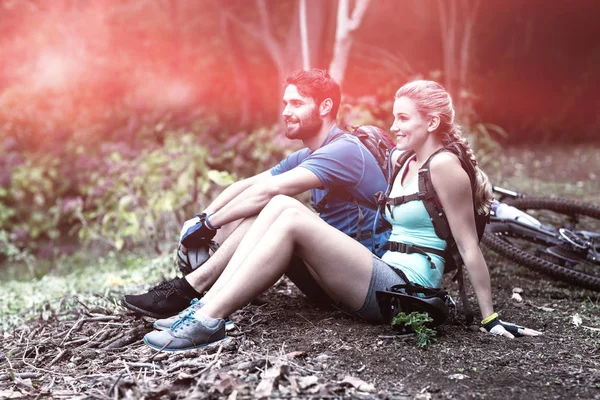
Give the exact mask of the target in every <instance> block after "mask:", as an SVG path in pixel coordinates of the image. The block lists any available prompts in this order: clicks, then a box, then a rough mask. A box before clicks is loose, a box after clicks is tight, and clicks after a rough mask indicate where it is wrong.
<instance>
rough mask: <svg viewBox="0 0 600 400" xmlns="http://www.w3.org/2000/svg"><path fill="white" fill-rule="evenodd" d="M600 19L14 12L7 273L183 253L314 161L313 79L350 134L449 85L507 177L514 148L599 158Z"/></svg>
mask: <svg viewBox="0 0 600 400" xmlns="http://www.w3.org/2000/svg"><path fill="white" fill-rule="evenodd" d="M598 4H599V3H597V2H596V1H593V0H589V1H588V0H577V1H570V2H563V1H557V2H549V1H544V0H529V1H517V0H506V1H502V2H491V1H479V0H439V1H434V0H425V1H422V0H419V1H417V0H405V1H397V0H372V1H365V0H356V1H349V0H340V1H333V0H330V1H328V0H323V1H321V0H280V1H274V0H256V1H254V0H252V1H251V0H228V1H216V0H202V1H200V0H198V1H183V0H181V1H177V0H127V1H120V2H107V1H86V2H81V1H75V0H55V1H52V2H50V1H41V0H24V1H11V0H4V1H2V2H0V33H1V35H0V48H1V49H2V54H1V55H0V60H1V62H0V274H2V278H3V280H4V279H11V278H15V277H17V278H23V277H25V278H26V279H29V278H31V277H37V278H40V277H42V276H44V275H45V274H47V273H48V272H49V271H53V270H54V271H56V270H60V268H65V267H64V266H65V265H67V264H69V263H68V262H66V261H65V260H66V258H68V257H73V256H74V255H77V254H80V253H81V251H82V250H83V252H84V253H83V256H82V259H83V260H84V261H83V262H84V263H87V265H89V264H90V260H94V259H96V257H97V256H105V255H107V254H112V255H114V254H125V253H127V254H138V255H139V254H144V255H145V256H152V255H158V254H165V253H166V252H169V251H172V249H173V246H174V243H175V240H176V235H177V232H178V231H179V227H180V224H181V222H182V221H184V220H185V219H186V217H189V216H190V215H193V214H194V213H196V212H197V211H198V210H200V209H201V206H202V205H206V204H207V203H208V201H209V200H210V199H211V198H212V197H213V196H214V195H215V193H218V192H219V191H220V190H222V187H223V186H222V185H225V184H228V183H230V182H232V181H233V180H235V179H239V178H240V177H245V176H250V175H253V174H255V173H257V172H259V171H262V170H265V169H267V168H269V167H271V166H272V165H274V164H275V163H276V162H277V161H279V160H280V159H282V158H283V157H284V156H285V155H286V154H288V153H289V152H290V151H292V150H294V149H296V148H298V145H299V144H298V143H292V142H290V141H288V140H287V139H285V137H284V135H283V134H282V129H281V125H280V124H279V114H280V108H281V102H280V97H281V93H282V88H283V87H282V81H283V79H284V78H285V76H286V75H288V74H289V73H290V72H292V71H294V70H296V69H300V68H306V67H318V68H324V69H329V70H330V72H331V73H332V75H334V76H335V77H336V78H337V79H338V80H339V81H340V82H341V83H342V88H343V93H344V99H343V103H344V104H345V106H344V107H343V109H342V112H341V115H340V124H342V125H345V124H365V123H370V124H375V125H378V126H380V127H382V128H384V129H387V128H388V127H389V126H390V124H391V113H390V110H391V104H392V99H393V94H394V91H395V90H396V89H397V88H398V87H399V86H401V85H402V84H403V83H405V82H406V81H408V80H410V79H414V78H427V79H434V80H438V81H440V82H442V83H443V84H444V85H445V86H446V87H447V88H448V89H449V90H450V92H451V93H452V94H453V95H454V98H455V99H456V102H457V110H458V112H459V116H458V117H459V120H460V122H461V123H462V124H463V126H464V127H465V130H466V132H467V134H468V135H469V137H470V138H471V140H472V142H473V143H474V146H475V147H476V149H477V152H478V154H479V157H480V160H481V161H482V164H483V165H484V167H485V168H486V170H487V171H488V173H489V174H490V175H491V176H492V177H497V173H498V157H497V155H498V154H499V153H500V152H501V151H502V148H507V147H510V146H524V145H531V144H536V145H537V146H543V145H547V146H550V147H559V146H563V145H566V144H573V143H597V142H598V134H597V132H598V130H599V128H600V113H598V112H597V110H598V109H599V105H600V104H599V100H598V95H597V89H598V87H600V85H599V83H600V82H599V74H598V65H599V61H600V44H599V42H598V40H597V38H598V37H600V35H599V34H600V32H599V28H598V24H597V16H598V15H599V10H600V6H599V5H598ZM25 267H27V268H25ZM24 271H25V273H24ZM15 307H16V306H15Z"/></svg>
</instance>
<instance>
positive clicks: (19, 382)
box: [15, 376, 35, 389]
mask: <svg viewBox="0 0 600 400" xmlns="http://www.w3.org/2000/svg"><path fill="white" fill-rule="evenodd" d="M15 383H16V384H17V385H19V386H24V387H26V388H28V389H35V388H34V387H33V382H32V381H31V379H30V378H27V379H21V378H19V377H18V376H15Z"/></svg>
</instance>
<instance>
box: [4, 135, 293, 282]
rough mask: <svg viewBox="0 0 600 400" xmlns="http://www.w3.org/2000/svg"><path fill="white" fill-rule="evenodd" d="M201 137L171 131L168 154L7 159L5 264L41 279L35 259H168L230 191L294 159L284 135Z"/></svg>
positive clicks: (97, 150) (68, 147)
mask: <svg viewBox="0 0 600 400" xmlns="http://www.w3.org/2000/svg"><path fill="white" fill-rule="evenodd" d="M140 129H141V128H140ZM156 129H159V128H158V127H157V128H156ZM160 129H161V130H162V129H164V128H163V127H162V126H161V128H160ZM198 129H201V127H198ZM142 130H144V131H146V129H145V128H144V129H142ZM213 131H214V129H213ZM202 132H203V134H202V135H200V134H194V133H191V132H186V131H184V130H167V131H165V132H163V133H162V134H161V135H162V143H161V144H160V145H159V144H157V143H156V142H155V141H152V140H149V139H148V140H143V141H141V142H140V143H139V144H137V145H131V144H128V143H126V142H110V141H107V142H105V143H102V144H97V143H93V144H92V145H91V146H86V145H83V144H81V143H78V142H77V141H71V142H67V143H65V144H64V146H63V147H62V148H61V149H59V150H56V151H51V152H47V153H45V154H39V153H22V154H19V153H11V154H8V155H4V156H1V155H0V164H5V165H6V166H7V168H6V170H5V171H3V173H5V174H7V175H6V176H5V177H3V176H0V225H1V226H2V232H3V233H2V234H1V235H0V262H2V261H3V260H4V261H9V262H11V263H26V264H27V265H28V266H29V270H30V272H32V273H33V272H34V271H33V270H34V269H35V268H38V269H39V264H40V263H38V262H34V261H35V258H34V257H33V255H41V256H43V258H45V259H48V258H50V259H51V258H56V257H58V256H59V255H60V254H61V253H62V252H63V251H64V249H67V250H68V251H69V252H70V251H72V249H73V248H74V247H77V246H78V245H80V244H83V245H86V246H88V247H91V248H97V249H104V251H106V250H115V251H119V250H124V249H127V250H132V249H137V248H140V247H143V248H147V249H154V250H155V251H156V253H157V254H160V253H162V252H164V251H166V250H168V249H171V248H172V247H173V246H174V243H175V241H176V239H177V233H178V232H179V229H180V227H181V223H182V222H183V221H184V220H185V219H187V218H188V217H189V216H190V215H193V214H195V213H197V212H198V211H199V210H201V209H202V207H205V206H206V205H208V203H209V202H210V201H211V200H212V199H213V198H214V197H215V196H216V194H218V193H219V192H221V191H222V190H223V187H224V186H226V185H229V184H231V183H232V182H234V181H235V180H236V179H237V177H238V176H251V175H254V174H256V173H259V172H262V171H264V170H266V169H268V168H270V167H272V166H273V165H275V164H276V163H277V162H278V161H280V160H281V159H282V158H283V157H284V156H285V155H287V154H288V153H289V152H290V151H291V150H290V141H289V140H287V139H285V137H283V135H280V134H279V132H278V127H272V128H261V129H257V130H256V131H254V132H252V133H250V134H248V133H245V132H242V133H239V134H238V135H235V136H232V137H230V138H228V139H227V140H226V141H225V142H222V138H221V137H220V136H219V135H217V134H215V132H212V131H202ZM140 134H141V133H140ZM3 157H4V158H3ZM15 160H16V161H15ZM38 273H39V271H38Z"/></svg>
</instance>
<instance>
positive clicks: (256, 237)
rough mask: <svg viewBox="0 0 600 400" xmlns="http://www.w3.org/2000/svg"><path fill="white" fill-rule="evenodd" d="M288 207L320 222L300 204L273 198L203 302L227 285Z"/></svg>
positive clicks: (286, 198) (290, 200)
mask: <svg viewBox="0 0 600 400" xmlns="http://www.w3.org/2000/svg"><path fill="white" fill-rule="evenodd" d="M290 207H298V208H301V209H302V210H304V211H305V212H306V215H307V218H315V219H317V220H321V219H320V218H319V217H318V216H317V215H316V214H315V213H313V212H312V211H310V210H309V209H308V208H306V207H305V206H304V205H303V204H302V203H300V202H298V201H296V200H294V199H292V198H290V197H287V196H275V197H274V198H273V199H272V200H271V201H270V202H269V203H268V204H267V205H266V206H265V208H264V209H263V210H262V211H261V212H260V214H259V215H258V216H257V217H256V218H255V220H254V221H253V223H252V226H250V227H249V228H248V229H247V231H246V232H245V235H244V237H243V238H242V239H241V241H240V242H239V245H238V246H237V249H236V250H235V253H233V256H231V258H230V260H229V262H228V264H227V266H226V267H225V269H224V271H223V272H222V273H221V275H220V276H219V278H218V279H217V281H216V282H215V283H214V284H213V286H212V287H211V289H210V290H209V291H208V292H207V293H206V294H205V295H204V297H203V298H202V299H203V302H208V301H210V299H211V298H212V296H213V295H214V294H215V293H219V292H220V291H221V290H222V289H223V288H224V287H226V286H227V285H228V284H229V283H228V282H229V280H230V279H231V278H232V277H233V276H234V274H235V273H236V271H237V269H238V268H239V267H240V266H241V265H242V264H243V262H244V260H245V259H246V257H247V256H248V254H249V253H250V252H251V251H252V250H253V249H254V248H255V247H256V245H257V243H258V242H259V241H260V240H261V239H262V237H263V236H264V234H265V232H266V231H267V230H268V229H269V228H270V227H271V224H273V222H274V221H275V220H276V219H277V218H278V217H279V216H280V215H281V213H282V212H283V211H285V210H286V209H288V208H290Z"/></svg>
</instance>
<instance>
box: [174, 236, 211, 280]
mask: <svg viewBox="0 0 600 400" xmlns="http://www.w3.org/2000/svg"><path fill="white" fill-rule="evenodd" d="M218 248H219V244H218V243H217V242H215V241H213V240H211V241H210V242H207V243H206V244H205V245H203V246H202V247H199V248H185V247H183V246H179V248H178V249H177V266H178V267H179V270H180V271H181V272H182V273H183V275H187V274H189V273H191V272H192V271H194V270H195V269H196V268H198V267H200V266H201V265H202V264H204V263H205V262H206V261H207V260H208V259H209V257H210V254H211V252H213V253H214V252H215V251H217V249H218Z"/></svg>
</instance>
